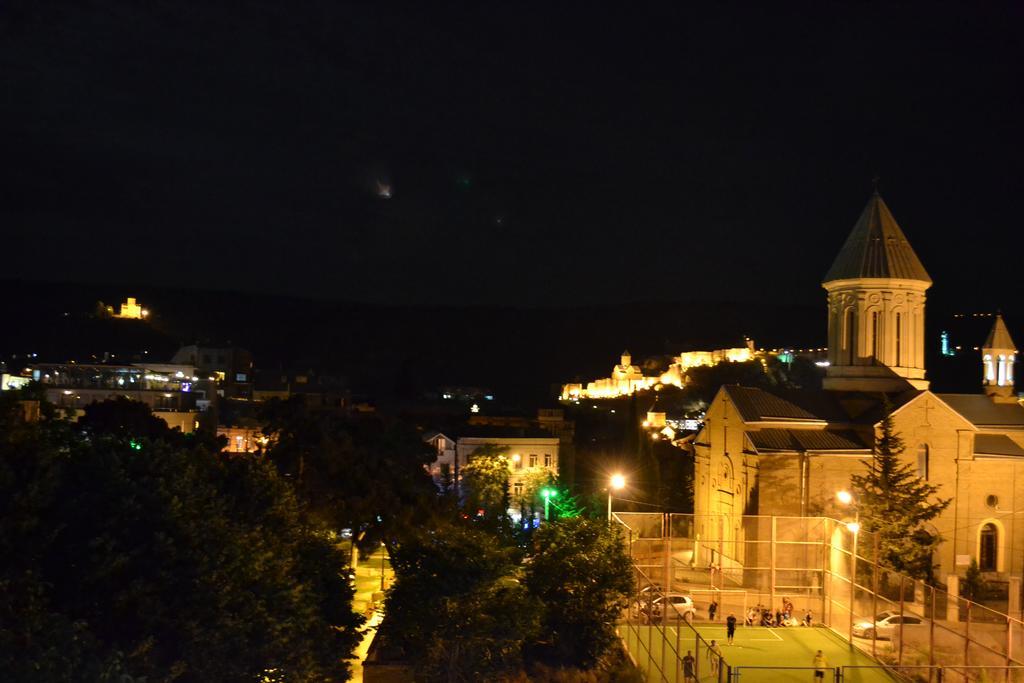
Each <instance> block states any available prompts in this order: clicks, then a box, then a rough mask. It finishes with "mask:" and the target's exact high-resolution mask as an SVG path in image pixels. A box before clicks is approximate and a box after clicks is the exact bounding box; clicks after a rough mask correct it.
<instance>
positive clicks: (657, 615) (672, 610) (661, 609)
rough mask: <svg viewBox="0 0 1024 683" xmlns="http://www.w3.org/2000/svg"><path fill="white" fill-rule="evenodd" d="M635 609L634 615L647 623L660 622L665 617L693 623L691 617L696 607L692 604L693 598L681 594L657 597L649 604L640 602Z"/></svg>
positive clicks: (666, 594) (694, 613)
mask: <svg viewBox="0 0 1024 683" xmlns="http://www.w3.org/2000/svg"><path fill="white" fill-rule="evenodd" d="M666 605H667V606H668V607H667V608H666ZM636 607H637V609H635V613H636V614H638V615H640V616H642V617H643V619H644V621H647V622H656V621H661V620H662V619H663V618H665V617H667V618H669V619H686V620H688V621H693V617H694V616H695V615H696V614H697V606H696V605H694V604H693V598H691V597H690V596H689V595H683V594H682V593H665V594H664V595H658V596H657V597H655V598H654V599H653V600H651V601H650V602H641V604H640V605H637V606H636Z"/></svg>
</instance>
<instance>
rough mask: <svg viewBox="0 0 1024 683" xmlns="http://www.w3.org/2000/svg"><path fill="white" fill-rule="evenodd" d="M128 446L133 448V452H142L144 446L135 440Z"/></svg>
mask: <svg viewBox="0 0 1024 683" xmlns="http://www.w3.org/2000/svg"><path fill="white" fill-rule="evenodd" d="M128 445H129V446H131V449H132V450H133V451H141V450H142V444H141V443H139V442H138V441H136V440H135V439H132V440H131V441H129V442H128Z"/></svg>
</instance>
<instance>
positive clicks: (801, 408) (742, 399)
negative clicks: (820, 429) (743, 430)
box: [725, 385, 850, 422]
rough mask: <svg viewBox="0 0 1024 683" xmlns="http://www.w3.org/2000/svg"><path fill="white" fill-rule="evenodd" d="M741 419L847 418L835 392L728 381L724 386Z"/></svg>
mask: <svg viewBox="0 0 1024 683" xmlns="http://www.w3.org/2000/svg"><path fill="white" fill-rule="evenodd" d="M725 389H726V391H728V393H729V397H730V398H732V401H733V403H734V404H735V406H736V409H737V410H739V412H740V415H741V416H742V417H743V421H744V422H765V421H769V422H770V421H784V420H814V421H823V422H849V420H850V418H849V415H847V414H846V413H845V412H844V411H843V409H842V406H841V405H840V404H839V401H838V397H837V395H836V393H835V392H828V391H814V390H801V389H794V390H774V391H772V392H768V391H765V390H764V389H757V388H754V387H741V386H738V385H729V386H726V387H725Z"/></svg>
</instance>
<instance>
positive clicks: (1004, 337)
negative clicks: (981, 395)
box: [981, 314, 1017, 401]
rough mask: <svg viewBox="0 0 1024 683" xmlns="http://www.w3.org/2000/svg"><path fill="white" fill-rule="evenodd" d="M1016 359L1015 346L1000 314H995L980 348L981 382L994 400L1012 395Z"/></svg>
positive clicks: (1008, 397) (1010, 397) (987, 393)
mask: <svg viewBox="0 0 1024 683" xmlns="http://www.w3.org/2000/svg"><path fill="white" fill-rule="evenodd" d="M1016 360H1017V348H1016V347H1015V346H1014V344H1013V339H1011V338H1010V331H1009V330H1008V329H1006V323H1005V322H1004V321H1003V316H1002V314H997V315H996V322H995V324H993V325H992V331H991V332H989V333H988V339H986V340H985V345H984V346H983V347H982V348H981V368H982V376H981V383H982V385H983V387H984V389H985V394H986V395H987V396H991V397H992V398H993V399H995V400H997V401H998V400H1000V399H1010V400H1014V396H1013V364H1014V363H1015V362H1016Z"/></svg>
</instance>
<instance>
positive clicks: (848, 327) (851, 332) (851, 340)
mask: <svg viewBox="0 0 1024 683" xmlns="http://www.w3.org/2000/svg"><path fill="white" fill-rule="evenodd" d="M844 318H845V319H844V322H843V332H844V337H843V339H844V342H845V343H844V344H843V346H844V347H845V348H846V358H847V363H846V364H847V365H853V361H854V359H855V358H856V357H857V356H856V355H855V354H856V351H855V350H854V349H855V348H856V346H857V343H856V342H857V335H856V330H855V329H854V327H855V325H854V321H855V317H854V313H853V309H852V308H848V309H846V315H845V316H844Z"/></svg>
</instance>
